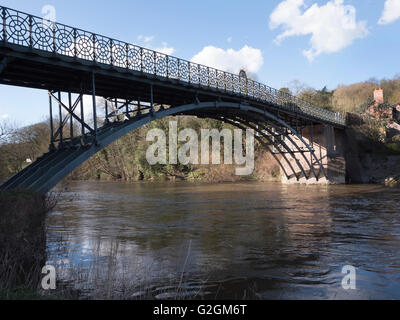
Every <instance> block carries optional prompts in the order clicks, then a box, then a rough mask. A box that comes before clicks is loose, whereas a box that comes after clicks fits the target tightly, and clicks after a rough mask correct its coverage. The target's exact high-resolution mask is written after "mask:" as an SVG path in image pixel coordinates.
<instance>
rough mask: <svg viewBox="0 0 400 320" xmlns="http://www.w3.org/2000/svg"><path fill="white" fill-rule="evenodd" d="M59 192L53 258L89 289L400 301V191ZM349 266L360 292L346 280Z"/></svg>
mask: <svg viewBox="0 0 400 320" xmlns="http://www.w3.org/2000/svg"><path fill="white" fill-rule="evenodd" d="M58 191H59V192H60V193H59V199H58V204H57V207H56V208H55V209H54V210H53V211H52V212H51V213H50V214H49V216H48V219H47V228H48V231H47V232H48V240H47V250H48V264H52V265H55V266H56V268H57V279H58V283H59V284H60V285H61V287H63V288H68V290H70V291H72V292H78V294H79V297H80V298H82V297H83V298H105V299H182V298H187V299H204V298H205V299H400V209H399V203H400V189H389V188H384V187H381V186H367V185H366V186H356V185H354V186H352V185H348V186H345V185H336V186H335V185H333V186H317V185H309V186H305V185H282V184H279V183H226V184H196V183H185V182H182V183H136V184H123V183H108V182H73V183H70V184H69V185H68V188H67V189H64V188H63V189H61V188H59V190H58ZM346 265H350V266H353V267H355V270H356V278H355V284H356V289H355V290H352V289H350V290H344V288H343V287H342V279H343V277H344V276H345V274H343V273H342V268H343V267H344V266H346ZM64 290H67V289H64Z"/></svg>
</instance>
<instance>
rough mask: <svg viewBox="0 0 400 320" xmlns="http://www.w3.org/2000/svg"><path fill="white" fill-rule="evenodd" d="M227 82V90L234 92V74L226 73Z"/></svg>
mask: <svg viewBox="0 0 400 320" xmlns="http://www.w3.org/2000/svg"><path fill="white" fill-rule="evenodd" d="M225 83H226V90H227V91H231V92H233V91H234V89H233V75H232V74H230V73H225Z"/></svg>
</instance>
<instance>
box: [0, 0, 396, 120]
mask: <svg viewBox="0 0 400 320" xmlns="http://www.w3.org/2000/svg"><path fill="white" fill-rule="evenodd" d="M0 5H2V6H6V7H10V8H13V9H17V10H20V11H23V12H27V13H31V14H34V15H37V16H42V17H45V16H47V15H49V14H53V13H54V14H55V19H56V21H57V22H60V23H64V24H67V25H70V26H74V27H78V28H81V29H84V30H88V31H93V32H96V33H98V34H103V35H105V36H109V37H113V38H116V39H120V40H123V41H126V42H130V43H133V44H138V45H141V46H144V47H147V48H151V49H156V50H158V51H162V52H165V53H167V54H172V55H174V56H177V57H180V58H183V59H187V60H191V61H194V62H198V63H202V64H205V65H208V66H211V67H216V68H218V69H222V70H226V71H230V72H234V73H238V72H239V70H240V69H242V68H245V69H246V70H248V72H249V73H251V74H253V75H255V77H256V78H257V80H258V81H260V82H263V83H265V84H267V85H269V86H271V87H274V88H278V89H279V88H282V87H287V86H289V85H290V83H292V81H294V80H298V81H300V82H301V83H305V84H306V85H308V86H311V87H313V88H316V89H321V88H323V87H325V86H327V87H328V88H329V89H335V88H336V87H337V86H338V85H340V84H351V83H356V82H360V81H365V80H368V79H370V78H377V79H383V78H392V77H394V76H396V75H399V74H400V61H399V58H398V57H399V51H400V37H399V31H400V0H320V1H316V0H263V1H262V0H251V1H249V0H247V1H245V0H230V1H225V0H224V1H215V0H201V1H199V0H185V1H184V0H168V1H165V0H163V1H161V0H152V1H137V0H114V1H109V0H108V1H103V0H96V1H94V0H87V1H81V0H80V1H78V0H69V1H65V0H54V1H49V0H45V1H40V0H2V1H1V3H0ZM89 100H90V99H89ZM47 114H48V96H47V92H45V91H43V90H34V89H25V88H18V87H11V86H4V85H0V121H2V120H7V121H12V122H13V123H15V124H17V125H19V126H23V125H29V124H33V123H35V122H38V121H42V120H44V119H46V117H47Z"/></svg>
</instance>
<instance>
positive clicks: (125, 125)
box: [1, 101, 327, 193]
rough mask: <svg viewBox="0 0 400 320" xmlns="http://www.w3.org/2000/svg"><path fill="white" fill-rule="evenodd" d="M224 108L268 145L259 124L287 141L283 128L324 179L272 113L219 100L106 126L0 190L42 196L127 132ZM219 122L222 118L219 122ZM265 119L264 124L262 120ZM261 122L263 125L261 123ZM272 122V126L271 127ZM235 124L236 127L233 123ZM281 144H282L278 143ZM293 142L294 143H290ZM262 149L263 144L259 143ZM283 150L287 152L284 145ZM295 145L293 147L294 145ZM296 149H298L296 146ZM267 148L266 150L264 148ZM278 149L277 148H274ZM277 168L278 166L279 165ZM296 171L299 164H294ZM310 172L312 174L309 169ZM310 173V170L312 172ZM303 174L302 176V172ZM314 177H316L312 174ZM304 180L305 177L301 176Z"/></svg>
mask: <svg viewBox="0 0 400 320" xmlns="http://www.w3.org/2000/svg"><path fill="white" fill-rule="evenodd" d="M220 108H221V109H224V110H225V109H227V110H229V113H230V114H234V115H236V117H234V118H233V119H229V118H230V116H229V115H225V116H226V119H227V121H230V122H231V123H233V124H235V121H237V122H240V123H242V124H245V125H249V126H250V127H252V128H254V129H255V130H256V131H257V132H259V133H260V134H261V135H262V136H263V137H264V138H266V139H267V140H268V141H269V142H270V143H272V144H274V145H275V146H278V144H277V143H276V142H274V141H272V139H271V138H270V137H268V135H266V134H265V133H264V132H263V130H264V129H266V131H267V132H270V133H271V131H270V130H269V128H267V127H266V126H264V125H263V124H262V122H263V121H265V122H267V123H268V125H271V126H273V127H274V128H276V129H277V130H278V132H281V133H282V134H284V135H285V136H287V137H288V138H290V136H289V134H288V133H287V132H285V130H284V129H287V130H288V132H290V134H292V135H295V136H297V137H298V138H299V139H300V141H302V143H303V144H304V145H305V146H306V147H307V148H308V150H309V151H310V153H311V155H312V157H313V158H314V159H315V161H316V163H317V164H318V165H319V166H320V168H321V172H323V174H324V175H325V177H327V176H326V173H325V170H324V168H323V166H322V164H321V162H320V161H319V159H318V157H317V156H316V155H315V153H314V151H313V149H312V148H311V147H310V146H309V145H308V144H307V143H306V141H304V139H303V138H302V137H301V135H300V134H299V133H298V132H296V131H295V130H294V129H293V128H292V127H291V126H290V125H288V124H287V123H285V122H284V121H282V120H281V119H279V118H277V117H276V116H274V115H273V114H271V113H269V112H267V111H265V110H261V109H259V108H255V107H252V106H250V105H245V104H240V103H232V102H222V101H215V102H198V103H193V104H187V105H182V106H178V107H171V108H169V109H161V110H159V111H157V112H154V113H148V114H144V115H140V116H137V117H135V118H132V119H131V120H129V121H125V122H122V123H121V122H120V123H117V124H115V125H106V126H104V127H102V128H100V129H99V132H98V134H97V141H98V143H97V144H91V145H88V146H71V147H70V148H69V149H68V148H64V149H58V150H55V151H51V152H49V153H48V154H46V155H45V156H43V157H41V158H40V159H38V160H37V161H35V162H34V163H33V164H31V165H30V166H28V167H27V168H25V169H24V170H22V171H21V172H19V173H18V174H16V175H15V176H13V177H12V178H11V179H10V180H8V181H7V182H6V183H5V184H3V185H2V186H1V188H2V189H30V190H34V191H37V192H39V193H46V192H48V191H50V190H51V189H52V188H53V187H54V186H55V185H56V184H57V183H58V182H60V181H61V180H62V179H63V178H65V177H66V176H67V175H68V174H70V173H71V172H72V171H73V170H74V169H76V168H77V167H78V166H80V165H81V164H82V163H84V162H85V161H86V160H88V159H89V158H90V157H92V156H93V155H95V154H96V153H97V152H99V151H101V150H102V149H104V148H105V147H106V146H108V145H109V144H111V143H112V142H114V141H116V140H117V139H119V138H121V137H122V136H124V135H126V134H127V133H129V132H131V131H133V130H135V129H137V128H139V127H141V126H144V125H145V124H147V123H149V122H151V121H154V120H157V119H162V118H164V117H168V116H175V115H189V114H192V115H193V114H199V115H201V114H202V113H204V112H207V111H213V112H214V118H215V117H218V109H220ZM224 110H221V114H220V115H219V117H221V116H222V117H223V118H225V116H224V113H226V111H224ZM255 116H259V117H261V119H260V121H259V122H256V123H257V125H259V126H260V127H261V128H262V129H257V127H256V126H254V125H252V124H251V123H250V122H251V121H255V120H254V119H255V118H254V117H255ZM243 117H248V118H250V119H251V121H248V120H246V119H243ZM220 120H222V119H220ZM266 120H268V121H266ZM265 122H264V123H265ZM275 123H276V124H275ZM277 124H279V125H280V126H279V125H277ZM235 125H236V124H235ZM281 142H282V141H281ZM293 142H294V141H293ZM263 145H264V146H266V143H265V142H264V143H263ZM282 145H283V146H284V148H285V149H287V150H288V149H289V147H288V146H287V145H284V144H283V143H282ZM294 145H295V146H297V145H296V144H295V143H294ZM297 148H298V146H297ZM268 149H269V148H268ZM277 149H278V150H280V148H277ZM282 155H283V158H284V159H285V161H287V162H288V163H290V161H288V159H287V157H286V156H285V155H284V153H282ZM274 157H275V159H276V160H277V161H278V162H279V160H278V159H277V157H276V156H275V155H274ZM279 164H280V166H281V167H283V166H282V164H281V163H279ZM298 165H299V168H300V167H301V165H300V164H299V163H298ZM289 167H290V168H291V170H292V171H293V173H294V175H295V177H296V178H297V179H299V177H298V175H297V174H296V172H295V170H294V168H293V167H292V166H291V164H290V166H289ZM310 169H311V170H312V171H313V168H312V166H310ZM301 170H302V172H304V168H301ZM284 172H285V175H286V176H287V177H288V178H289V177H290V176H289V175H288V173H287V172H286V171H285V170H284ZM313 172H314V171H313ZM304 174H305V173H304ZM314 175H315V176H316V178H317V179H318V176H317V175H316V174H315V172H314ZM305 177H306V178H307V176H306V175H305Z"/></svg>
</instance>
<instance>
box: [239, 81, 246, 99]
mask: <svg viewBox="0 0 400 320" xmlns="http://www.w3.org/2000/svg"><path fill="white" fill-rule="evenodd" d="M239 86H240V87H239V92H240V93H241V94H244V95H247V79H246V78H239Z"/></svg>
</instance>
